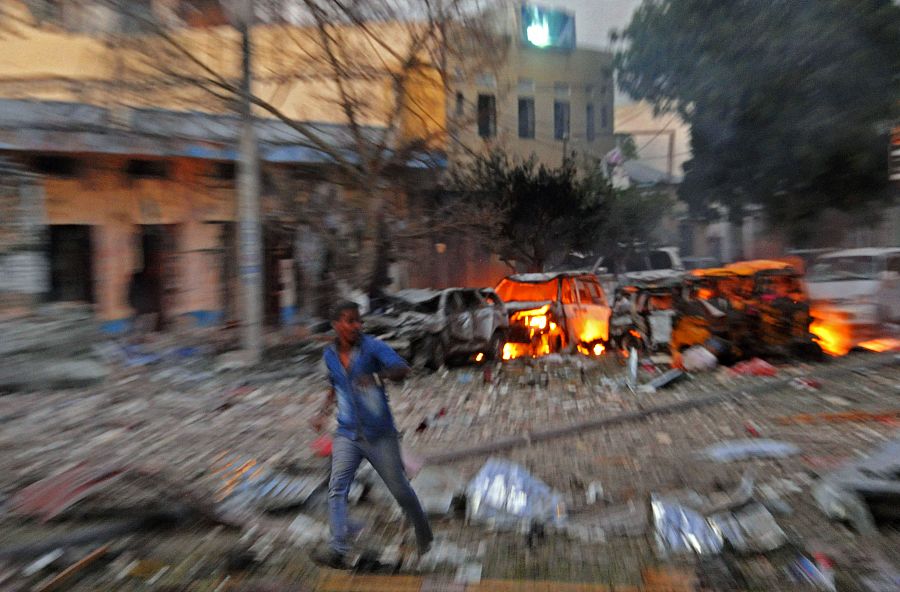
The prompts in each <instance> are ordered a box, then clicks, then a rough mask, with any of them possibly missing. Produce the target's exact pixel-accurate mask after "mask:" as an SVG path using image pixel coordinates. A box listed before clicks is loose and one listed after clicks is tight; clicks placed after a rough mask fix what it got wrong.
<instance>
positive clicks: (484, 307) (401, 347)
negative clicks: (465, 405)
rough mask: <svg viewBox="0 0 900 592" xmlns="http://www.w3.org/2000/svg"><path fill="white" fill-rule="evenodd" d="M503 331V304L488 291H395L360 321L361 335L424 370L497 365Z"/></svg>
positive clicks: (452, 289)
mask: <svg viewBox="0 0 900 592" xmlns="http://www.w3.org/2000/svg"><path fill="white" fill-rule="evenodd" d="M508 326H509V321H508V320H507V316H506V309H505V308H504V305H503V301H502V300H501V299H500V298H499V297H498V296H497V294H496V293H495V292H494V291H493V290H491V289H490V288H447V289H444V290H425V289H418V290H417V289H411V290H401V291H399V292H397V293H396V294H393V295H391V296H389V297H388V304H387V306H385V307H384V308H383V310H381V311H380V312H378V313H377V314H370V315H367V316H366V318H365V319H364V328H365V331H366V332H367V333H370V334H372V335H375V336H376V337H378V338H379V339H381V340H383V341H384V342H385V343H387V344H388V345H390V346H391V347H392V348H393V349H394V350H395V351H397V352H398V353H399V354H400V355H401V356H403V357H405V358H406V359H407V360H408V361H409V362H410V364H412V365H413V366H414V367H420V368H421V367H424V368H430V369H437V368H439V367H441V366H442V365H444V364H446V363H450V362H454V361H459V360H463V359H467V358H471V357H480V358H481V359H486V360H491V359H498V358H499V357H500V353H501V351H502V347H503V343H504V340H505V338H506V330H507V327H508ZM479 354H480V356H479Z"/></svg>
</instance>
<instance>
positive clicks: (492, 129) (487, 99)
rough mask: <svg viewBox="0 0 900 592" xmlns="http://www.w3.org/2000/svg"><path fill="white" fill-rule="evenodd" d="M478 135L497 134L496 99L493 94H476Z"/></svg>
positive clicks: (489, 136)
mask: <svg viewBox="0 0 900 592" xmlns="http://www.w3.org/2000/svg"><path fill="white" fill-rule="evenodd" d="M478 135H479V136H481V137H482V138H493V137H494V136H496V135H497V99H496V98H495V97H494V95H478Z"/></svg>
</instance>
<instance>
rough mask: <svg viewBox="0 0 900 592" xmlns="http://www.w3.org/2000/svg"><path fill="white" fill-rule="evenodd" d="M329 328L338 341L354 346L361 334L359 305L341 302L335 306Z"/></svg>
mask: <svg viewBox="0 0 900 592" xmlns="http://www.w3.org/2000/svg"><path fill="white" fill-rule="evenodd" d="M331 326H332V327H333V328H334V332H335V333H336V334H337V338H338V341H340V342H341V343H345V344H348V345H355V344H356V342H357V341H359V336H360V334H361V332H362V320H361V319H360V316H359V305H357V304H356V303H355V302H341V303H340V304H338V305H337V306H335V307H334V310H333V311H332V313H331Z"/></svg>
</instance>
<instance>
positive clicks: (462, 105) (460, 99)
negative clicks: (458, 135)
mask: <svg viewBox="0 0 900 592" xmlns="http://www.w3.org/2000/svg"><path fill="white" fill-rule="evenodd" d="M454 112H455V113H456V116H457V117H462V116H463V115H465V114H466V97H465V95H463V94H462V93H461V92H458V93H456V106H455V107H454Z"/></svg>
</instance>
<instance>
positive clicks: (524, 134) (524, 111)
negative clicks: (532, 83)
mask: <svg viewBox="0 0 900 592" xmlns="http://www.w3.org/2000/svg"><path fill="white" fill-rule="evenodd" d="M519 137H520V138H533V137H534V99H532V98H523V99H519Z"/></svg>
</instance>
